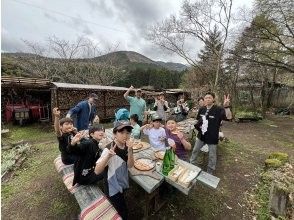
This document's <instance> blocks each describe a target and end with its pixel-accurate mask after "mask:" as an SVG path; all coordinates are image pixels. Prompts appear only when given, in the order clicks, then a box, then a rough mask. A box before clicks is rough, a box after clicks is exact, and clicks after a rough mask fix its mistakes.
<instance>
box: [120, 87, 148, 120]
mask: <svg viewBox="0 0 294 220" xmlns="http://www.w3.org/2000/svg"><path fill="white" fill-rule="evenodd" d="M133 89H134V87H133V86H131V87H130V88H129V89H128V90H127V91H126V92H125V94H124V98H125V99H126V100H127V101H128V102H129V103H130V115H133V114H137V115H138V117H139V120H138V124H139V125H140V126H142V124H143V120H144V113H145V111H146V102H145V100H144V99H143V98H142V91H141V89H137V91H136V95H135V97H132V96H129V93H130V91H132V90H133Z"/></svg>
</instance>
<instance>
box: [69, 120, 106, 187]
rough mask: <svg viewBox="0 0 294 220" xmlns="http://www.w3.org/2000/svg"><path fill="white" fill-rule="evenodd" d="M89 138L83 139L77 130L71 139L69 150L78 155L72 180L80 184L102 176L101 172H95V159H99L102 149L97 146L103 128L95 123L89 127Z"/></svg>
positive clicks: (102, 135)
mask: <svg viewBox="0 0 294 220" xmlns="http://www.w3.org/2000/svg"><path fill="white" fill-rule="evenodd" d="M89 136H90V138H89V139H84V138H83V135H82V134H81V133H80V132H79V133H77V134H76V135H75V136H74V137H73V139H72V140H71V144H70V146H69V150H70V152H72V153H74V154H75V155H77V156H78V159H77V161H76V162H75V164H74V180H73V185H75V184H76V183H78V184H81V185H87V184H93V183H96V182H98V181H99V180H102V179H103V178H104V175H103V172H96V171H95V166H96V161H97V160H98V159H99V157H100V155H101V152H102V150H101V149H100V148H99V141H100V140H101V139H102V138H103V137H104V128H103V127H102V126H101V125H95V126H92V127H90V129H89Z"/></svg>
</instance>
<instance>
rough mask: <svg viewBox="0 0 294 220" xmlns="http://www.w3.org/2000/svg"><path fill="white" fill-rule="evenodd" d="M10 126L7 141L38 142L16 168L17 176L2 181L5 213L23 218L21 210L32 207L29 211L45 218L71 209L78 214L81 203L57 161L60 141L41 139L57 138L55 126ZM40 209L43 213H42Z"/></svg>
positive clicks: (57, 217) (69, 211)
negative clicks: (63, 179)
mask: <svg viewBox="0 0 294 220" xmlns="http://www.w3.org/2000/svg"><path fill="white" fill-rule="evenodd" d="M8 128H9V129H10V131H11V134H10V136H8V137H6V138H5V139H6V141H7V140H8V141H9V142H16V141H20V140H24V141H28V142H32V143H34V144H33V146H32V147H31V150H30V151H29V152H28V153H27V159H26V160H25V162H24V163H23V165H22V167H21V168H20V169H18V170H16V171H15V172H14V176H13V177H12V178H10V179H9V181H8V182H2V189H1V193H2V197H1V199H2V202H3V203H4V204H5V206H4V207H3V206H2V211H3V210H4V214H2V216H4V217H5V216H6V218H10V219H23V217H24V216H22V215H21V212H20V211H19V210H22V211H25V210H29V211H27V212H28V213H31V214H32V216H40V217H41V216H42V217H41V218H43V219H45V218H50V219H61V218H60V217H61V216H68V215H69V214H68V213H72V214H71V215H74V216H77V214H78V212H79V207H78V205H77V203H76V201H75V200H74V198H73V197H72V196H71V195H70V193H69V192H68V191H67V190H66V188H65V186H64V184H63V182H62V179H61V176H60V175H59V174H58V173H57V172H56V170H55V167H54V165H53V161H54V159H55V158H56V156H57V155H58V154H59V150H58V146H57V141H56V143H52V144H45V143H44V144H42V143H40V142H47V141H49V140H52V141H55V140H56V137H55V134H54V132H53V130H52V128H51V127H50V126H41V125H38V124H33V125H27V126H25V127H20V126H16V127H13V126H11V125H9V126H8ZM28 194H31V195H33V196H30V195H28ZM15 207H18V209H19V210H18V209H15ZM42 207H43V208H42ZM42 210H43V211H42ZM44 210H48V211H46V212H44ZM40 211H41V212H42V213H38V212H40ZM8 213H9V214H8ZM7 215H8V216H7ZM26 217H27V218H29V216H26Z"/></svg>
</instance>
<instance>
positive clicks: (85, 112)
mask: <svg viewBox="0 0 294 220" xmlns="http://www.w3.org/2000/svg"><path fill="white" fill-rule="evenodd" d="M97 101H98V96H97V95H96V94H95V93H91V94H90V95H89V97H88V99H87V100H83V101H81V102H79V103H78V104H77V105H76V106H75V107H73V108H71V109H70V110H69V111H68V113H67V115H66V117H67V118H70V117H71V116H72V115H76V116H77V124H76V127H77V129H78V131H81V130H87V129H88V128H89V126H90V125H92V124H93V121H94V119H95V120H96V121H99V118H98V116H97V115H96V114H97V113H96V106H95V105H96V103H97Z"/></svg>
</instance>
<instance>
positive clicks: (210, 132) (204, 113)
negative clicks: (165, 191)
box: [190, 92, 230, 174]
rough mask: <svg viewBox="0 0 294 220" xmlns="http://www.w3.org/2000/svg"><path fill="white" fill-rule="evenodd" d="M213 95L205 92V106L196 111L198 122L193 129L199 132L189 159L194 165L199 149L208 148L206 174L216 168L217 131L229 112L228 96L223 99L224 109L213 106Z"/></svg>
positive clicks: (211, 172)
mask: <svg viewBox="0 0 294 220" xmlns="http://www.w3.org/2000/svg"><path fill="white" fill-rule="evenodd" d="M214 102H215V94H214V93H212V92H207V93H206V94H205V96H204V103H205V105H204V106H203V107H201V108H200V109H199V111H198V114H197V117H196V119H197V120H198V121H197V123H196V125H195V128H196V129H197V130H198V131H199V132H198V135H197V138H196V142H195V145H194V148H193V151H192V155H191V158H190V163H192V164H196V159H197V156H198V153H199V151H200V149H201V148H202V147H203V146H204V145H205V144H207V145H208V148H209V161H208V167H207V172H208V173H210V174H213V172H214V171H215V168H216V161H217V154H216V149H217V144H218V140H219V130H220V126H221V122H222V120H229V119H230V118H228V117H227V115H229V114H227V115H226V112H228V113H229V112H230V110H229V104H230V98H229V95H228V96H225V97H224V108H226V109H227V111H226V110H225V109H224V108H223V107H220V106H217V105H215V103H214Z"/></svg>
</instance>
